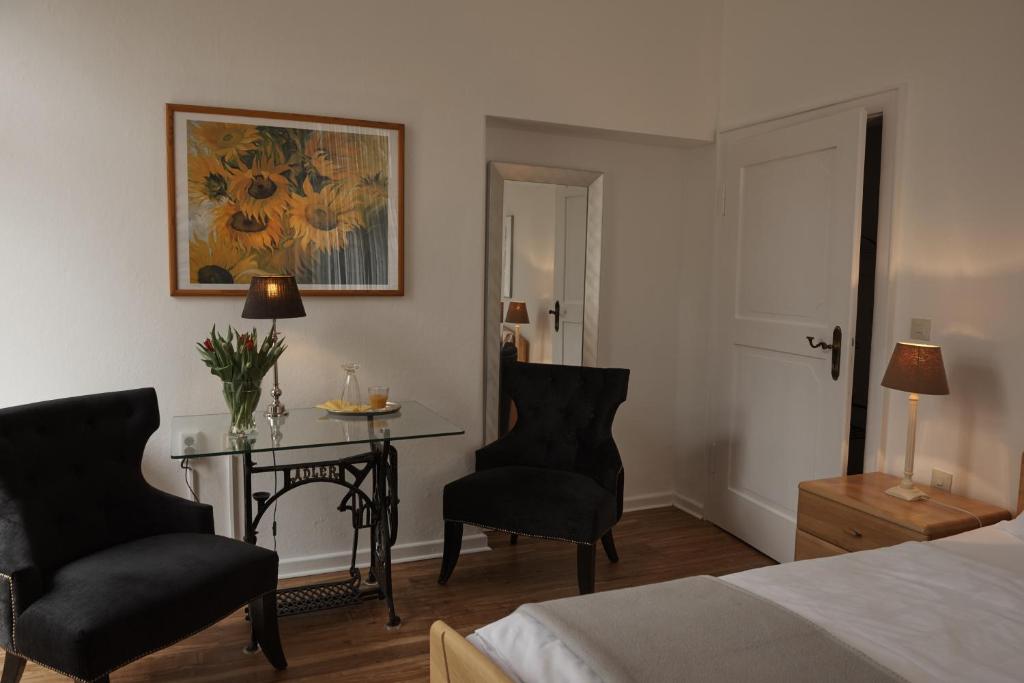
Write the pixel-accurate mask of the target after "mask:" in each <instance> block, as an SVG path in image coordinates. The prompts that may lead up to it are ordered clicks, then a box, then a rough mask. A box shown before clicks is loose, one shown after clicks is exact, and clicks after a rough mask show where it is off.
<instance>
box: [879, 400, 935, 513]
mask: <svg viewBox="0 0 1024 683" xmlns="http://www.w3.org/2000/svg"><path fill="white" fill-rule="evenodd" d="M918 400H919V397H918V395H917V394H910V396H909V398H908V399H907V401H908V404H907V457H906V460H905V461H904V463H903V479H902V480H901V481H900V483H899V486H893V487H892V488H891V489H887V490H886V493H888V494H889V495H890V496H896V497H897V498H902V499H903V500H907V501H911V500H924V499H925V498H927V497H928V496H927V495H926V494H925V493H924V492H923V491H921V490H920V489H918V488H917V487H915V486H914V479H913V476H914V445H915V442H916V441H917V402H918Z"/></svg>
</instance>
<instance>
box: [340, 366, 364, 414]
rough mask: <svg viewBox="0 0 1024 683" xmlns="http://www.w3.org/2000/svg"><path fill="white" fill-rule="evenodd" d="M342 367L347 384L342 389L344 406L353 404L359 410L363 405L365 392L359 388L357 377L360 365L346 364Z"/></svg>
mask: <svg viewBox="0 0 1024 683" xmlns="http://www.w3.org/2000/svg"><path fill="white" fill-rule="evenodd" d="M341 367H342V368H343V369H344V370H345V382H344V384H343V385H342V387H341V402H342V405H344V404H351V405H352V406H354V407H356V408H358V407H360V406H362V405H363V391H362V390H361V389H360V388H359V378H357V377H356V370H358V369H359V364H358V363H346V364H345V365H342V366H341ZM346 407H348V406H346Z"/></svg>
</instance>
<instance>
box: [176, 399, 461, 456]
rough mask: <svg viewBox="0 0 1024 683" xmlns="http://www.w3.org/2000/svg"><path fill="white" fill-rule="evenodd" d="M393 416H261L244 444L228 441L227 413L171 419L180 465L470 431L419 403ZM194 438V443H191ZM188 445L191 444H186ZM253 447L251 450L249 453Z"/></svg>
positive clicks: (309, 411) (309, 412) (308, 412)
mask: <svg viewBox="0 0 1024 683" xmlns="http://www.w3.org/2000/svg"><path fill="white" fill-rule="evenodd" d="M401 406H402V407H401V409H400V410H399V411H398V412H395V413H389V414H387V415H375V416H369V415H358V416H352V417H348V416H345V417H342V416H338V415H331V414H329V413H328V412H327V411H325V410H322V409H320V408H300V409H293V410H291V411H290V412H289V414H288V415H286V416H284V417H277V418H269V417H266V416H264V415H257V416H256V433H255V434H254V435H251V436H250V437H249V438H247V439H245V440H242V439H239V438H237V437H234V438H233V437H229V436H228V426H229V422H230V418H229V415H228V414H227V413H214V414H211V415H183V416H175V417H174V418H172V420H171V457H172V458H174V459H175V460H183V459H187V458H207V457H212V456H218V455H240V454H242V453H244V452H246V450H248V451H249V452H250V453H261V452H270V451H287V450H294V449H298V448H319V447H326V446H346V445H351V444H365V443H375V442H380V441H403V440H408V439H427V438H432V437H438V436H456V435H459V434H464V433H465V430H464V429H463V428H462V427H459V426H457V425H455V424H453V423H452V422H449V421H448V420H446V419H445V418H443V417H441V416H440V415H438V414H437V413H435V412H434V411H432V410H430V409H429V408H427V407H426V406H424V405H423V404H421V403H418V402H416V401H402V402H401ZM189 437H191V439H189ZM186 441H190V444H189V445H186ZM246 446H248V448H246Z"/></svg>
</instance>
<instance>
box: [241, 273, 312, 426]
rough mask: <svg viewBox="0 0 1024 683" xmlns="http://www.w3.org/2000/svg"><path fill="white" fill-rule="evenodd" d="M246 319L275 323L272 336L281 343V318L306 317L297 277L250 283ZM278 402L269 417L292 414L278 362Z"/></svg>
mask: <svg viewBox="0 0 1024 683" xmlns="http://www.w3.org/2000/svg"><path fill="white" fill-rule="evenodd" d="M242 317H243V318H252V319H255V320H273V323H271V327H270V336H271V337H273V338H274V340H275V341H276V340H277V319H278V318H305V317H306V309H305V307H303V305H302V295H300V294H299V286H298V284H296V282H295V276H294V275H254V276H253V278H252V282H250V283H249V294H248V295H247V296H246V297H245V306H244V307H243V308H242ZM270 395H271V396H273V397H274V402H273V403H271V404H270V405H269V406H267V417H281V416H282V415H287V414H288V411H287V410H286V409H285V407H284V404H283V403H281V387H280V386H279V385H278V383H277V363H276V362H275V363H274V389H273V391H271V392H270Z"/></svg>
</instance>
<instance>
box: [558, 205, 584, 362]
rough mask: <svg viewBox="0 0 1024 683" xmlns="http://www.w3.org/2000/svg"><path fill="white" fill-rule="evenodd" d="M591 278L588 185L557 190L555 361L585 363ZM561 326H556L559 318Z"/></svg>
mask: <svg viewBox="0 0 1024 683" xmlns="http://www.w3.org/2000/svg"><path fill="white" fill-rule="evenodd" d="M586 279H587V188H585V187H570V186H565V185H560V186H559V187H558V188H557V189H556V190H555V282H554V294H555V298H554V301H553V302H552V308H551V310H552V311H555V310H557V311H558V314H557V316H555V315H554V314H553V313H552V314H549V315H552V323H553V324H552V328H551V329H552V334H551V362H552V363H554V364H556V365H582V364H583V305H584V304H583V302H584V296H583V295H584V291H585V284H586ZM556 318H557V327H558V329H557V330H556V329H555V324H556V323H555V319H556Z"/></svg>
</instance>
